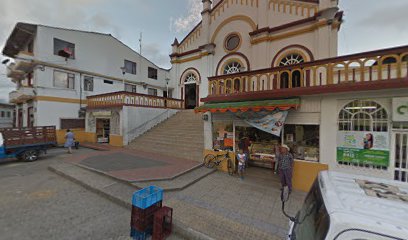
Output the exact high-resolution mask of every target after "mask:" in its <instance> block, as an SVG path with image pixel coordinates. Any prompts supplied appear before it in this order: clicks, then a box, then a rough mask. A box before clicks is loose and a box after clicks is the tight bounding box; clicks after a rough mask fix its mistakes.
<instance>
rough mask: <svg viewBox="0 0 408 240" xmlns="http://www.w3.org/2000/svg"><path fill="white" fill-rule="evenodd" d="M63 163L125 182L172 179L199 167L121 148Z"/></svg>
mask: <svg viewBox="0 0 408 240" xmlns="http://www.w3.org/2000/svg"><path fill="white" fill-rule="evenodd" d="M65 161H66V162H69V163H72V164H76V165H79V166H81V167H83V168H87V169H89V170H92V171H96V172H99V173H101V174H105V175H108V176H111V177H114V178H117V179H120V180H123V181H126V182H138V181H150V180H159V179H160V180H162V179H172V178H175V177H177V176H179V175H181V174H183V173H186V172H188V171H191V170H193V169H195V168H198V167H200V166H201V163H198V162H195V161H191V160H186V159H182V158H177V157H169V156H164V155H161V154H156V153H148V152H143V151H134V150H131V149H124V148H109V149H108V148H107V149H104V150H103V151H95V152H92V153H89V154H84V155H78V156H73V157H71V158H66V159H65Z"/></svg>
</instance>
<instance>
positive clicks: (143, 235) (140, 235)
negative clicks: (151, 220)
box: [130, 228, 152, 240]
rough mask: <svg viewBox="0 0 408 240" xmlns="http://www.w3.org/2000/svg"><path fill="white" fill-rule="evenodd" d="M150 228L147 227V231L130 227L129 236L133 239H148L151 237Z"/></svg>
mask: <svg viewBox="0 0 408 240" xmlns="http://www.w3.org/2000/svg"><path fill="white" fill-rule="evenodd" d="M151 236H152V230H151V229H149V230H148V231H144V232H140V231H138V230H137V229H134V228H131V229H130V237H131V238H132V239H133V240H148V239H151Z"/></svg>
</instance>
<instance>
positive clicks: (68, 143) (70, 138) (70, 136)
mask: <svg viewBox="0 0 408 240" xmlns="http://www.w3.org/2000/svg"><path fill="white" fill-rule="evenodd" d="M74 138H75V137H74V133H73V132H71V130H69V129H67V133H66V134H65V144H64V147H66V148H68V153H69V154H72V146H73V145H74Z"/></svg>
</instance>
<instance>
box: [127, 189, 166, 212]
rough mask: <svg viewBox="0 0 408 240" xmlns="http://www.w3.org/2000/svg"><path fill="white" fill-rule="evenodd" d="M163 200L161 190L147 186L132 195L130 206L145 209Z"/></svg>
mask: <svg viewBox="0 0 408 240" xmlns="http://www.w3.org/2000/svg"><path fill="white" fill-rule="evenodd" d="M162 200H163V189H161V188H158V187H156V186H149V187H146V188H143V189H141V190H139V191H137V192H134V193H133V196H132V205H133V206H135V207H138V208H141V209H146V208H148V207H150V206H152V205H153V204H155V203H157V202H159V201H162Z"/></svg>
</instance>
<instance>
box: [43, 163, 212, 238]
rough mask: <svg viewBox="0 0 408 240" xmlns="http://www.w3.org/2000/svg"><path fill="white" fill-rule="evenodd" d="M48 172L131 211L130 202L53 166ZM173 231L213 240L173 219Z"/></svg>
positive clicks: (185, 236)
mask: <svg viewBox="0 0 408 240" xmlns="http://www.w3.org/2000/svg"><path fill="white" fill-rule="evenodd" d="M48 170H49V171H51V172H53V173H55V174H57V175H60V176H62V177H64V178H66V179H68V180H70V181H72V182H74V183H76V184H78V185H80V186H82V187H84V188H85V189H87V190H89V191H91V192H93V193H96V194H98V195H100V196H101V197H104V198H106V199H108V200H110V201H112V202H113V203H115V204H118V205H120V206H122V207H124V208H127V209H129V210H131V209H132V204H131V203H130V202H128V201H125V200H123V199H120V198H118V197H115V196H113V195H110V194H108V193H106V192H104V191H102V190H100V189H98V188H95V187H93V186H91V185H89V184H87V183H85V182H83V181H80V180H78V179H76V178H74V177H72V176H70V175H68V174H65V173H64V172H62V171H60V170H58V169H56V168H54V167H53V166H48ZM173 230H174V232H175V233H176V234H178V235H180V236H181V237H183V238H186V239H194V240H215V239H214V238H211V237H209V236H207V235H205V234H204V233H201V232H198V231H196V230H194V229H192V228H190V227H187V226H186V225H184V224H183V223H181V222H180V221H178V220H177V219H174V218H173Z"/></svg>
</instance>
